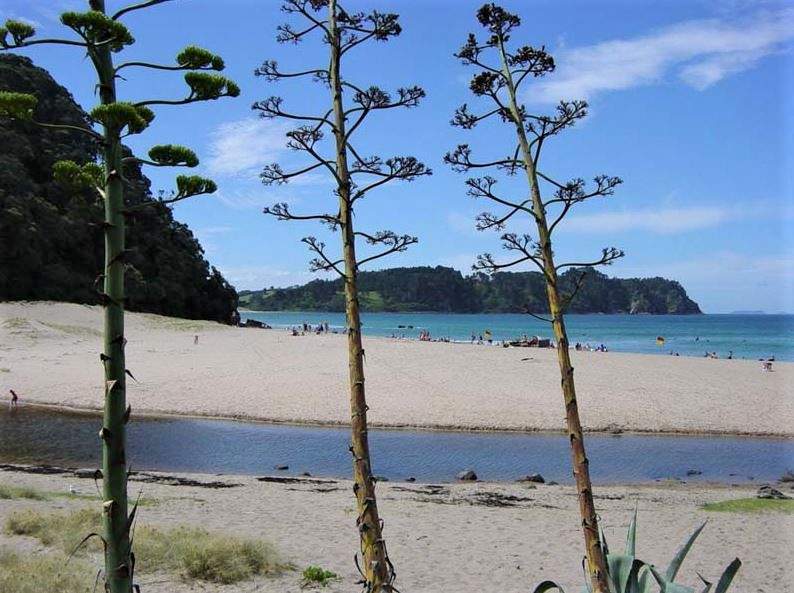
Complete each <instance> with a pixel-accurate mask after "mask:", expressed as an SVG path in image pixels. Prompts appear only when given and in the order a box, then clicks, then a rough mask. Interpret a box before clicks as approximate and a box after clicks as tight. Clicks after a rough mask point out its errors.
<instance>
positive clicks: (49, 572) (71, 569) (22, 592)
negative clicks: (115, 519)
mask: <svg viewBox="0 0 794 593" xmlns="http://www.w3.org/2000/svg"><path fill="white" fill-rule="evenodd" d="M94 574H95V572H94V571H93V570H92V569H91V567H90V566H87V565H86V564H85V563H81V562H79V561H75V560H74V559H72V560H71V561H69V562H67V559H66V557H65V556H63V555H62V554H35V555H28V556H25V557H24V558H23V557H21V556H19V555H18V554H16V553H14V552H12V551H10V550H7V549H3V548H0V591H2V592H3V593H44V592H47V593H50V592H52V593H57V592H61V591H63V592H67V591H68V592H69V593H79V592H81V591H90V590H91V588H92V586H93V582H94Z"/></svg>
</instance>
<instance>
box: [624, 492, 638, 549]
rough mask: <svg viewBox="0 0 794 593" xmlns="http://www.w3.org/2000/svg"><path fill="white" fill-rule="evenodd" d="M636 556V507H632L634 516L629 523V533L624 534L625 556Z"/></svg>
mask: <svg viewBox="0 0 794 593" xmlns="http://www.w3.org/2000/svg"><path fill="white" fill-rule="evenodd" d="M636 555H637V505H636V504H635V505H634V515H633V516H632V517H631V523H629V531H628V533H626V556H636Z"/></svg>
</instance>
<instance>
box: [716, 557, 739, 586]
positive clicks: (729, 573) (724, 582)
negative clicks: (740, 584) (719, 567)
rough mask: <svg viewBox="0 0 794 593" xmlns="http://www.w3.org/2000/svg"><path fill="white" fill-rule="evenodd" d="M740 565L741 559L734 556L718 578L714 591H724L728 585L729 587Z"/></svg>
mask: <svg viewBox="0 0 794 593" xmlns="http://www.w3.org/2000/svg"><path fill="white" fill-rule="evenodd" d="M741 566H742V561H741V560H739V559H738V558H734V560H733V562H731V563H730V564H729V565H728V568H726V569H725V572H723V573H722V576H721V577H720V580H719V581H717V588H716V589H714V593H726V591H727V590H728V587H730V586H731V583H732V582H733V577H735V576H736V573H737V572H739V569H740V568H741Z"/></svg>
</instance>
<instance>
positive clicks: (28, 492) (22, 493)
mask: <svg viewBox="0 0 794 593" xmlns="http://www.w3.org/2000/svg"><path fill="white" fill-rule="evenodd" d="M15 498H26V499H28V500H47V499H48V498H49V496H48V495H47V493H45V492H42V491H41V490H36V489H35V488H30V487H29V486H12V485H11V484H0V499H3V500H12V499H15Z"/></svg>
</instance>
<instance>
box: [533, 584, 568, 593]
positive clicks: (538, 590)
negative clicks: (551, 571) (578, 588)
mask: <svg viewBox="0 0 794 593" xmlns="http://www.w3.org/2000/svg"><path fill="white" fill-rule="evenodd" d="M552 589H557V591H559V592H560V593H565V589H563V588H562V587H560V586H559V585H558V584H557V583H555V582H554V581H543V582H542V583H538V584H537V585H536V586H535V588H534V589H532V593H546V591H551V590H552Z"/></svg>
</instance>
